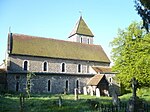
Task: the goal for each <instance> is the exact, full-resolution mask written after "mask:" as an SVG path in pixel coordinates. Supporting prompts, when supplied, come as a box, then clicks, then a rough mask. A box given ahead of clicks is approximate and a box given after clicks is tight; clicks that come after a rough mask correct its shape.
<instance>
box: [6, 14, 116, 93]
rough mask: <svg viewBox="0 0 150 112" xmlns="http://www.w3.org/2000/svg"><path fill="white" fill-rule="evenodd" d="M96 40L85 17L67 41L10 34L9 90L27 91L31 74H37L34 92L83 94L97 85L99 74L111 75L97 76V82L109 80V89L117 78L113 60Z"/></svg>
mask: <svg viewBox="0 0 150 112" xmlns="http://www.w3.org/2000/svg"><path fill="white" fill-rule="evenodd" d="M93 40H94V35H93V33H92V32H91V30H90V29H89V27H88V25H87V24H86V23H85V21H84V20H83V17H82V16H81V17H80V18H79V20H78V21H77V23H76V25H75V27H74V28H73V30H72V32H71V33H70V35H69V36H68V40H57V39H52V38H44V37H37V36H30V35H24V34H16V33H9V34H8V57H7V88H8V90H10V91H18V92H25V88H26V80H27V78H26V77H27V73H29V72H31V73H34V74H35V76H34V77H33V78H32V79H31V87H30V91H31V92H32V93H63V92H64V90H65V91H66V92H67V93H73V92H74V88H78V89H79V91H80V92H81V93H83V87H88V86H96V85H92V84H93V83H94V82H95V80H93V78H94V76H96V75H97V74H103V75H106V74H109V75H107V76H108V77H107V76H106V78H103V77H97V78H98V79H99V80H98V82H97V83H96V84H98V83H99V82H100V81H101V80H106V81H102V82H107V86H109V84H110V83H111V82H112V76H113V75H114V74H112V73H111V71H110V70H109V68H110V67H109V65H110V60H109V58H108V57H107V55H106V53H105V51H104V50H103V48H102V47H101V46H100V45H95V44H94V43H93ZM97 78H96V79H97ZM92 80H93V81H92ZM102 88H103V87H102ZM102 88H101V89H100V90H101V91H103V89H102ZM105 89H106V88H105Z"/></svg>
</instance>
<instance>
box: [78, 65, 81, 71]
mask: <svg viewBox="0 0 150 112" xmlns="http://www.w3.org/2000/svg"><path fill="white" fill-rule="evenodd" d="M78 73H81V64H78Z"/></svg>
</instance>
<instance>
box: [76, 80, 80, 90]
mask: <svg viewBox="0 0 150 112" xmlns="http://www.w3.org/2000/svg"><path fill="white" fill-rule="evenodd" d="M76 88H79V80H76Z"/></svg>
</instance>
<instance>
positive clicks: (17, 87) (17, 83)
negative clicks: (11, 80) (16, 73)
mask: <svg viewBox="0 0 150 112" xmlns="http://www.w3.org/2000/svg"><path fill="white" fill-rule="evenodd" d="M16 91H19V81H17V82H16Z"/></svg>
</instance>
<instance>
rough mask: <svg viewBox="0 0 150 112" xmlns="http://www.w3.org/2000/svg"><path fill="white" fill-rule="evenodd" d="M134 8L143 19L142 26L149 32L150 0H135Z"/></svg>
mask: <svg viewBox="0 0 150 112" xmlns="http://www.w3.org/2000/svg"><path fill="white" fill-rule="evenodd" d="M135 8H136V10H137V12H138V14H139V15H140V16H141V18H142V20H143V26H142V27H143V28H145V29H146V30H147V32H149V27H150V0H135Z"/></svg>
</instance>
